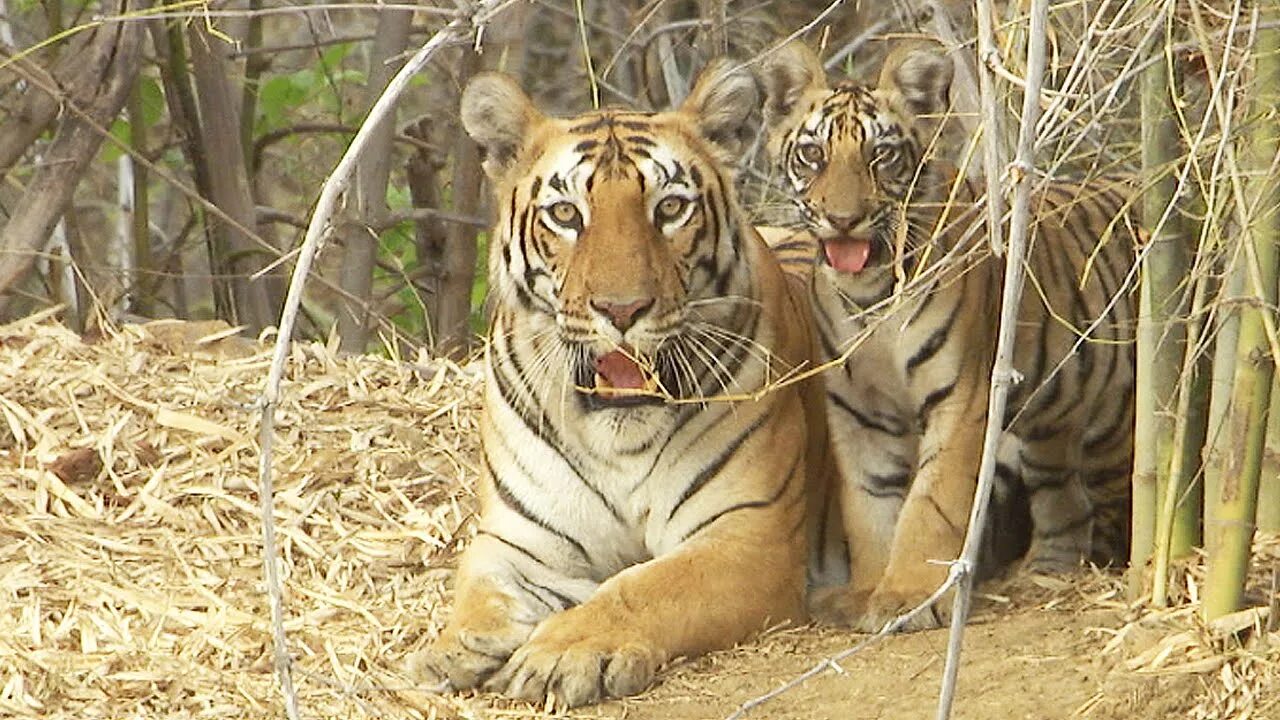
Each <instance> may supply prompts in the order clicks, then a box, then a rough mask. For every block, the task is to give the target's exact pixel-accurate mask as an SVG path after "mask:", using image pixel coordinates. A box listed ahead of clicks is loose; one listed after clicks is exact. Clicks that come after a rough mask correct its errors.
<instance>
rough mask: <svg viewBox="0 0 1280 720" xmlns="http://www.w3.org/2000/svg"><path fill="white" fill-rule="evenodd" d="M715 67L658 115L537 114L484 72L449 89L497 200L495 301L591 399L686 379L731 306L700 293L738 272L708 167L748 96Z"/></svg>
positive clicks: (678, 390)
mask: <svg viewBox="0 0 1280 720" xmlns="http://www.w3.org/2000/svg"><path fill="white" fill-rule="evenodd" d="M725 67H727V66H722V67H720V68H719V69H715V68H713V69H710V70H709V71H708V72H706V73H704V74H703V78H702V80H701V81H700V82H699V83H698V85H697V86H696V87H695V88H694V91H693V92H692V93H691V94H690V96H689V100H688V101H686V102H685V104H684V105H683V106H682V107H681V108H680V109H679V110H677V111H675V112H668V113H638V112H622V111H615V110H604V111H597V112H591V113H587V114H584V115H581V116H579V117H575V118H569V119H557V118H548V117H545V116H543V115H542V114H541V113H540V112H539V111H538V110H536V109H535V108H534V106H533V105H532V103H531V102H530V101H529V99H528V98H527V97H526V96H525V95H524V93H523V92H522V91H521V90H520V89H519V87H518V86H516V85H515V83H513V82H512V81H511V80H509V79H507V78H506V77H504V76H501V75H496V74H490V75H483V76H479V77H478V78H477V79H475V80H473V81H472V83H471V84H470V85H469V86H468V88H467V90H466V92H465V93H464V96H463V101H462V114H463V122H464V123H465V125H466V128H467V131H468V133H469V134H471V136H472V137H473V138H475V139H476V140H477V141H478V142H479V143H480V144H481V147H482V148H483V150H484V152H485V157H486V159H485V167H486V171H487V172H488V173H489V175H490V179H491V180H492V181H493V184H494V188H495V193H496V199H497V203H496V204H497V209H498V215H499V218H498V222H497V224H496V226H495V234H494V237H493V240H492V243H491V257H490V265H489V267H490V290H491V292H492V293H495V297H496V309H495V312H497V313H499V314H502V313H504V312H507V313H511V312H518V313H520V315H521V318H522V321H523V322H528V323H530V324H531V325H532V326H533V329H534V332H535V333H537V334H538V337H539V340H540V342H541V343H542V344H543V345H544V346H545V347H546V348H549V349H545V352H546V353H548V354H550V355H553V356H554V358H555V359H554V360H553V361H549V362H555V363H556V364H560V363H563V364H564V365H567V366H568V367H567V368H563V367H561V368H559V369H562V370H563V369H567V370H568V371H569V372H568V375H567V378H568V380H569V381H570V382H571V383H572V384H573V386H574V388H575V389H576V390H577V391H578V392H579V393H580V394H581V395H582V396H583V397H584V400H585V402H586V404H587V405H588V406H589V407H591V408H596V409H599V408H615V409H616V408H625V407H633V406H636V405H651V404H661V403H662V402H663V401H664V399H667V398H671V397H676V398H681V397H690V396H693V395H695V394H696V393H698V392H700V391H702V390H703V389H704V388H702V387H701V386H702V385H703V384H704V383H703V380H705V379H706V373H705V372H702V370H706V366H708V365H709V364H711V363H712V362H713V361H714V359H715V358H714V357H712V356H711V354H710V349H709V348H710V347H711V346H712V345H711V343H712V342H713V339H711V338H712V337H714V336H718V334H720V333H722V332H723V331H724V330H725V328H724V327H723V326H724V325H725V324H726V323H730V318H731V317H733V316H734V314H735V313H736V314H739V315H740V314H741V308H740V307H739V308H733V307H731V305H732V304H731V303H724V302H717V301H716V300H717V299H719V298H723V296H724V295H726V294H727V293H728V292H729V291H730V290H731V289H732V288H733V287H734V286H735V285H736V284H738V283H739V282H740V281H741V279H742V275H743V272H744V268H743V267H742V264H741V253H739V252H737V251H736V247H737V243H738V242H739V241H740V238H739V237H738V235H739V228H738V227H737V225H736V220H735V218H736V215H737V213H736V208H735V200H734V198H733V195H732V178H731V177H728V176H726V171H725V170H723V169H722V168H723V167H725V166H726V165H727V164H728V163H727V162H725V161H726V160H727V159H728V157H729V153H730V151H732V150H733V149H734V147H735V146H736V144H737V134H738V132H739V130H740V126H741V125H742V124H743V123H745V120H746V118H747V116H748V114H749V113H750V111H751V109H752V107H753V106H755V105H756V104H757V102H758V101H757V98H758V94H757V92H756V85H755V81H754V79H753V78H752V77H751V76H750V74H748V73H747V72H741V71H739V72H727V71H726V70H725ZM495 319H496V318H495ZM713 328H717V329H713ZM729 330H730V331H731V330H732V329H731V328H730V329H729ZM716 341H718V342H723V340H722V339H719V340H716ZM711 390H714V388H711Z"/></svg>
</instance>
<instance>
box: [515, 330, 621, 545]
mask: <svg viewBox="0 0 1280 720" xmlns="http://www.w3.org/2000/svg"><path fill="white" fill-rule="evenodd" d="M495 349H496V351H497V354H498V360H499V362H497V363H495V366H494V369H493V377H494V380H495V381H496V382H497V386H498V394H499V395H500V396H501V397H502V399H503V400H505V401H506V403H507V405H508V406H510V407H511V409H512V410H513V411H514V412H515V414H516V417H518V418H520V422H521V423H523V424H524V426H525V428H527V429H528V430H529V432H531V433H533V434H534V435H536V436H538V437H539V438H540V439H541V440H542V441H543V442H545V443H546V444H547V445H548V446H550V447H551V449H553V450H555V451H556V454H557V455H559V456H560V457H561V458H562V459H563V460H564V462H565V464H566V465H568V466H569V469H570V470H572V471H573V475H574V477H575V478H577V480H578V482H580V483H582V485H583V486H584V487H586V488H587V489H588V490H590V491H591V493H592V494H593V495H595V497H596V499H597V500H599V501H600V504H601V505H604V506H605V508H606V509H608V511H609V514H610V515H612V516H613V519H614V520H616V521H617V522H619V523H621V522H622V513H620V512H619V511H618V508H617V507H615V506H614V505H613V503H612V502H610V501H609V498H607V497H605V494H604V492H602V491H601V490H600V489H599V488H597V487H596V486H595V485H594V484H592V483H591V482H590V481H589V480H588V479H587V476H586V473H584V472H583V470H582V466H581V464H580V463H579V462H578V460H577V459H576V458H575V457H574V453H573V452H572V451H571V450H570V449H569V448H568V447H566V446H565V445H564V444H563V443H562V441H561V440H562V438H561V437H560V433H559V432H558V431H557V430H556V427H555V424H554V423H552V422H551V419H550V417H549V416H548V415H547V412H546V409H545V408H543V407H538V408H537V409H536V410H534V409H533V408H531V407H530V404H532V403H527V402H525V401H524V399H523V398H521V397H520V395H519V394H518V393H517V392H516V383H515V382H513V380H512V379H511V378H508V377H507V375H506V372H505V369H506V364H507V363H509V364H510V365H511V367H512V368H513V369H514V371H515V375H516V380H517V381H518V380H523V379H525V378H524V368H523V365H522V364H521V363H520V359H519V357H518V355H517V354H516V353H515V352H506V350H507V348H506V346H505V344H497V345H496V348H495ZM502 360H505V361H506V363H503V362H501V361H502ZM521 389H526V390H527V388H524V386H523V384H521ZM529 400H530V401H533V402H536V401H535V400H534V398H533V397H532V394H531V393H529Z"/></svg>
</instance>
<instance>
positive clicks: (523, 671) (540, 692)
mask: <svg viewBox="0 0 1280 720" xmlns="http://www.w3.org/2000/svg"><path fill="white" fill-rule="evenodd" d="M574 618H575V615H574V613H573V612H572V611H570V612H568V613H563V614H561V615H557V616H553V617H551V618H549V619H548V620H546V621H545V622H544V623H543V624H542V626H540V627H539V628H538V630H537V631H536V632H534V634H533V637H532V638H531V639H530V640H529V642H528V643H526V644H525V645H524V647H522V648H520V649H519V650H517V651H516V653H515V654H514V655H512V656H511V659H510V660H509V661H508V662H507V664H506V665H505V666H504V667H503V668H502V670H500V671H499V672H498V674H497V675H494V676H493V677H492V678H491V679H490V680H489V681H488V682H487V683H486V684H485V689H487V690H493V691H495V692H501V693H503V694H505V695H507V696H508V697H512V698H516V699H519V700H527V701H530V702H541V701H542V700H543V699H545V698H546V696H547V695H548V694H554V695H555V696H556V698H557V700H559V701H560V702H561V703H564V704H565V705H568V706H570V707H576V706H578V705H585V704H588V703H594V702H599V701H601V700H603V699H605V698H608V697H614V698H618V697H626V696H628V695H635V694H636V693H639V692H641V691H642V690H644V689H645V688H647V687H649V684H650V683H652V682H653V676H654V673H655V672H657V669H658V666H659V665H660V664H661V662H662V657H661V654H660V653H659V652H658V651H657V649H656V648H654V647H653V646H652V645H651V644H650V643H648V642H646V641H644V640H643V639H642V638H640V637H638V636H637V635H634V634H632V633H628V632H626V631H620V630H618V629H614V628H595V629H593V628H590V627H583V626H582V625H581V624H579V623H576V622H574Z"/></svg>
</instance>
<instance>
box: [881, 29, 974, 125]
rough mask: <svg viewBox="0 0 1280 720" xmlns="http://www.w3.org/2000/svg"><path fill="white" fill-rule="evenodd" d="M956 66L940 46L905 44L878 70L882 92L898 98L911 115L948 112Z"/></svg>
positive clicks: (922, 43) (894, 51)
mask: <svg viewBox="0 0 1280 720" xmlns="http://www.w3.org/2000/svg"><path fill="white" fill-rule="evenodd" d="M954 74H955V66H954V65H952V62H951V57H950V56H948V55H947V52H946V48H944V47H943V46H942V45H941V44H940V43H937V42H933V41H929V40H922V41H914V42H910V43H904V44H901V45H898V47H896V48H894V49H893V51H892V52H890V53H889V56H888V57H887V58H885V61H884V67H883V68H882V69H881V70H880V86H879V89H880V90H881V92H884V93H886V94H888V95H889V96H890V97H891V98H896V99H898V100H899V101H900V102H901V103H902V104H903V105H904V106H905V107H906V109H907V110H909V111H910V112H911V113H912V114H914V115H930V114H941V113H944V112H946V111H947V107H948V95H949V93H950V91H951V78H952V76H953V75H954Z"/></svg>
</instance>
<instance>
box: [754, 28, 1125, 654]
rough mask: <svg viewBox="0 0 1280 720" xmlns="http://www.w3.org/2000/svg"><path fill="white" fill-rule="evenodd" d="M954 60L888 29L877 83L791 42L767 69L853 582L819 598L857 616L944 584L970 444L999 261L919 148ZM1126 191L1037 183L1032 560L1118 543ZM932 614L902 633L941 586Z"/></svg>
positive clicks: (992, 337) (1102, 553)
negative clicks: (835, 77) (836, 69)
mask: <svg viewBox="0 0 1280 720" xmlns="http://www.w3.org/2000/svg"><path fill="white" fill-rule="evenodd" d="M951 77H952V64H951V60H950V59H949V58H948V57H947V56H946V55H945V54H944V53H943V52H942V50H941V48H940V47H939V46H938V45H936V44H932V43H929V44H918V43H913V44H902V45H899V46H898V47H897V48H896V49H895V50H894V52H892V53H890V56H889V58H888V59H887V60H886V61H885V65H884V67H883V69H882V72H881V74H880V78H879V82H878V84H877V85H876V86H875V87H869V86H866V85H862V84H858V83H854V82H838V83H835V84H828V82H827V80H826V77H825V74H824V72H823V68H822V65H821V63H820V62H819V60H818V58H817V56H816V55H815V54H814V53H813V52H812V51H811V50H810V49H809V48H808V47H806V46H805V45H804V44H803V43H799V42H795V43H791V44H788V45H786V46H784V47H783V48H781V49H780V50H779V51H778V52H776V53H775V54H774V55H772V56H770V57H768V58H767V59H766V60H765V61H764V64H763V67H762V68H761V79H762V84H763V85H764V87H765V90H766V94H767V101H766V103H765V121H766V123H767V124H768V126H769V130H768V132H769V138H768V143H767V144H768V148H769V151H770V154H771V155H772V157H773V158H774V159H775V161H776V162H777V164H778V165H779V166H780V169H781V171H782V172H783V174H784V175H785V177H786V179H787V181H788V183H789V185H790V188H791V190H793V191H794V194H795V196H796V198H797V202H798V204H799V209H800V212H801V214H802V215H803V217H804V220H805V222H806V226H807V230H806V232H805V233H803V234H801V235H798V236H796V237H795V238H793V239H791V240H790V241H786V242H784V243H783V244H784V245H790V246H791V247H790V248H789V251H788V252H789V253H790V255H791V258H790V261H791V264H792V265H794V264H795V262H796V259H795V254H796V253H797V252H799V253H800V254H801V255H803V253H804V250H803V247H799V246H803V245H804V243H805V242H806V238H807V242H809V243H810V244H814V243H816V244H817V245H818V247H817V248H814V249H813V250H812V255H813V256H814V257H815V259H816V264H817V267H816V268H815V270H814V272H813V273H812V276H811V277H812V279H811V282H810V287H811V293H812V302H813V305H814V312H815V316H816V322H817V326H818V333H819V338H820V345H821V352H822V354H823V356H824V357H825V358H826V360H827V361H834V362H835V363H836V364H837V365H838V367H833V368H832V369H830V370H828V371H827V372H826V373H825V375H824V379H825V382H826V392H827V399H826V411H827V416H828V425H829V427H830V432H831V436H832V444H833V453H834V454H835V456H836V460H837V465H838V466H839V469H840V474H841V476H842V477H843V478H844V483H843V485H844V486H843V491H842V493H841V511H842V515H843V525H844V529H845V533H846V538H847V541H848V545H849V551H850V564H849V582H848V583H847V584H846V585H842V586H839V587H834V588H827V589H823V590H819V591H817V592H816V593H815V594H814V596H813V597H812V599H811V606H812V609H813V610H814V611H815V613H817V614H819V615H820V616H823V617H825V618H827V619H829V620H832V621H835V622H840V623H844V624H850V625H852V626H854V627H855V628H858V629H861V630H864V631H875V630H878V629H879V628H880V627H882V626H883V624H884V623H885V622H886V621H888V620H890V619H892V618H894V617H895V616H897V615H899V614H901V613H902V612H904V611H906V610H908V609H910V608H912V607H914V606H916V605H917V604H919V603H920V602H922V601H923V600H924V599H925V598H927V597H928V596H929V595H930V594H931V593H932V592H933V591H934V590H936V589H937V588H938V587H939V586H940V585H941V583H942V582H943V581H944V579H945V577H946V574H947V568H946V566H945V565H944V564H939V563H937V562H934V561H938V560H941V561H946V560H949V559H952V558H955V557H957V555H958V553H959V550H960V548H961V545H962V543H963V538H964V533H965V529H966V527H967V525H968V518H969V512H970V509H971V507H972V503H973V494H974V489H975V487H976V477H977V470H978V465H979V461H980V457H981V451H982V436H983V427H984V425H985V422H986V415H987V394H988V390H989V387H990V373H991V369H992V364H993V361H994V354H995V345H996V331H997V324H998V317H997V316H998V311H999V301H1000V293H1001V279H1002V277H1003V263H1002V261H1000V260H999V259H996V258H993V257H992V256H991V255H990V253H989V250H988V247H987V240H986V233H985V225H984V220H985V217H984V216H983V213H982V210H981V206H980V205H979V203H978V200H979V197H978V192H977V190H976V189H975V188H974V187H972V186H970V184H969V183H967V182H966V181H965V180H963V179H962V178H960V177H959V176H958V174H957V173H956V171H955V169H954V168H951V167H948V166H947V165H945V164H944V163H943V162H941V161H940V160H937V159H935V158H934V157H933V154H932V151H931V147H932V145H933V144H934V142H935V138H936V137H937V136H938V131H939V123H940V120H939V118H940V117H941V116H942V114H944V113H946V112H947V110H948V95H949V90H950V84H951ZM1126 193H1127V188H1125V187H1123V186H1121V185H1120V184H1119V183H1118V182H1111V181H1104V182H1092V183H1087V184H1078V183H1072V182H1053V183H1049V184H1047V185H1046V186H1045V187H1043V188H1042V189H1041V190H1039V191H1038V194H1037V195H1036V198H1035V203H1034V209H1033V214H1034V227H1033V231H1032V237H1031V240H1030V244H1029V256H1028V259H1027V261H1026V262H1027V270H1028V281H1027V283H1026V286H1025V287H1026V289H1025V290H1024V292H1023V298H1022V302H1021V304H1020V306H1019V312H1018V328H1019V331H1018V343H1017V349H1016V351H1015V355H1014V365H1015V368H1016V369H1017V371H1018V373H1020V374H1021V381H1020V382H1018V383H1017V384H1016V385H1015V386H1014V387H1013V389H1012V391H1011V395H1010V402H1009V406H1008V412H1007V413H1006V415H1005V417H1004V418H1003V422H1004V427H1005V429H1006V436H1005V444H1006V445H1007V446H1010V447H1015V448H1016V450H1015V451H1014V453H1013V454H1014V463H1015V467H1014V468H1012V470H1013V471H1014V472H1013V473H1012V474H1013V475H1020V476H1021V482H1022V483H1025V492H1026V497H1027V503H1028V505H1029V513H1030V524H1031V542H1030V550H1029V551H1028V553H1027V559H1026V563H1027V564H1028V565H1029V566H1030V567H1031V568H1033V569H1039V570H1060V569H1065V568H1071V567H1075V566H1078V565H1079V563H1081V562H1082V561H1086V560H1092V561H1095V562H1109V561H1119V560H1121V559H1123V558H1124V557H1125V554H1126V549H1125V546H1126V543H1127V540H1128V527H1127V523H1128V519H1129V499H1130V490H1129V477H1130V472H1131V461H1132V448H1133V440H1132V427H1133V381H1134V347H1133V325H1134V310H1135V309H1134V298H1133V294H1132V282H1131V275H1132V273H1130V267H1131V265H1132V259H1133V249H1134V245H1135V242H1136V238H1135V234H1134V232H1135V231H1134V228H1133V226H1132V224H1131V222H1130V221H1129V216H1128V212H1127V210H1128V198H1127V194H1126ZM784 260H785V258H784ZM997 520H998V521H999V520H1001V518H997ZM994 540H995V542H996V543H997V544H999V543H1000V542H1001V540H1002V538H1000V537H996V538H994ZM1007 542H1008V541H1006V544H1007ZM997 550H998V549H997ZM996 554H997V555H998V554H999V552H998V551H997V552H996ZM932 610H933V611H932V613H924V614H921V615H919V616H917V619H916V620H915V621H913V622H912V623H911V624H910V625H909V627H908V628H907V629H923V628H928V627H934V626H938V625H941V624H943V623H945V622H947V621H948V619H949V612H950V601H949V598H944V599H943V600H941V601H939V602H938V603H936V604H935V606H934V607H933V608H932Z"/></svg>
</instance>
